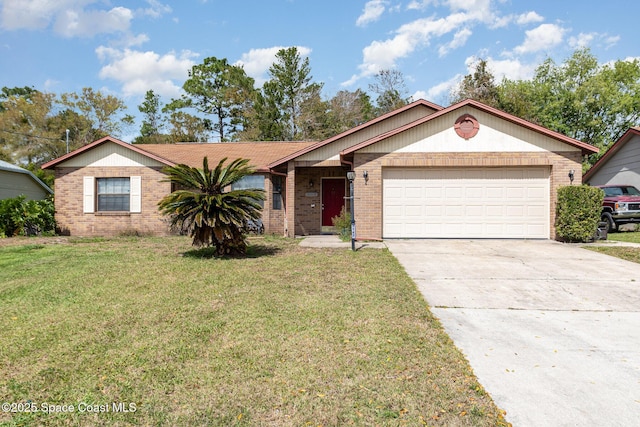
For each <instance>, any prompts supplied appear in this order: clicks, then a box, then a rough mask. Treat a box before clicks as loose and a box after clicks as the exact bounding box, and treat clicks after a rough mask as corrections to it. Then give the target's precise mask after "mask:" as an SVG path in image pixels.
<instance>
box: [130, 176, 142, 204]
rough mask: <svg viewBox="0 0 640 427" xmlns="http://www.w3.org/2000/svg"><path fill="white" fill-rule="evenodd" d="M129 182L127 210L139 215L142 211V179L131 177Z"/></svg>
mask: <svg viewBox="0 0 640 427" xmlns="http://www.w3.org/2000/svg"><path fill="white" fill-rule="evenodd" d="M129 182H130V191H131V193H130V197H131V199H130V208H129V210H130V211H131V212H134V213H140V212H141V211H142V177H140V176H132V177H131V178H130V180H129Z"/></svg>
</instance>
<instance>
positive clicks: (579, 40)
mask: <svg viewBox="0 0 640 427" xmlns="http://www.w3.org/2000/svg"><path fill="white" fill-rule="evenodd" d="M597 35H598V33H580V34H578V35H577V36H573V37H569V46H571V47H572V48H573V49H575V48H581V47H586V46H589V45H590V44H591V42H592V41H593V39H594V38H595V37H596V36H597Z"/></svg>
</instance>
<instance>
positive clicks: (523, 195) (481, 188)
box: [382, 167, 550, 239]
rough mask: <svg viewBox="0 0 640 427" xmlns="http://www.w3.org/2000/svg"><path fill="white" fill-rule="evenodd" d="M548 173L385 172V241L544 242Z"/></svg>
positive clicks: (481, 170) (434, 169)
mask: <svg viewBox="0 0 640 427" xmlns="http://www.w3.org/2000/svg"><path fill="white" fill-rule="evenodd" d="M549 176H550V168H549V167H517V168H516V167H495V168H465V167H455V168H439V167H430V168H384V169H383V171H382V178H383V179H382V197H383V230H382V232H383V237H384V238H530V239H547V238H549V227H550V225H549V217H550V216H549V209H550V208H549V197H550V190H549V188H550V186H549V181H550V179H549Z"/></svg>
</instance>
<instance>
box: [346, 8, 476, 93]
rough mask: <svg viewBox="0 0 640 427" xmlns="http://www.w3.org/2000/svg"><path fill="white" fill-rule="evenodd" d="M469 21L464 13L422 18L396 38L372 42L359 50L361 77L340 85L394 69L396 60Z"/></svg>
mask: <svg viewBox="0 0 640 427" xmlns="http://www.w3.org/2000/svg"><path fill="white" fill-rule="evenodd" d="M470 19H471V18H470V16H469V15H467V14H466V13H454V14H452V15H449V16H447V17H446V18H440V19H433V18H423V19H418V20H415V21H413V22H410V23H408V24H404V25H402V26H401V27H400V28H398V30H396V35H395V37H393V38H391V39H387V40H384V41H377V40H375V41H373V42H372V43H371V44H370V45H369V46H366V47H365V48H364V49H363V50H362V56H363V61H362V64H360V65H359V66H358V68H359V70H360V73H359V74H358V75H354V76H352V77H351V78H350V79H349V80H348V81H346V82H343V83H342V84H341V85H342V86H350V85H352V84H354V83H355V82H357V81H358V80H359V79H360V78H363V77H368V76H372V75H374V74H376V73H377V72H378V71H380V70H385V69H391V68H394V67H395V66H396V61H397V60H398V59H400V58H404V57H407V56H408V55H410V54H411V53H413V52H414V51H415V50H416V49H419V48H421V47H424V46H428V45H429V44H430V41H431V39H432V38H433V37H441V36H443V35H445V34H447V33H450V32H452V31H455V30H456V28H458V27H460V26H461V25H463V24H465V23H466V22H468V21H469V20H470Z"/></svg>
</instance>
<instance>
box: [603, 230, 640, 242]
mask: <svg viewBox="0 0 640 427" xmlns="http://www.w3.org/2000/svg"><path fill="white" fill-rule="evenodd" d="M607 239H608V240H615V241H618V242H631V243H640V231H623V232H619V233H609V234H608V235H607Z"/></svg>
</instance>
